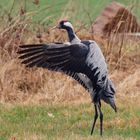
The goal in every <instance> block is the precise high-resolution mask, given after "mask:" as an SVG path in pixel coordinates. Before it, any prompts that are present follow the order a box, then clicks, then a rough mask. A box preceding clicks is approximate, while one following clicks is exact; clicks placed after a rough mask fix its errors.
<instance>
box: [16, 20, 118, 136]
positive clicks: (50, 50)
mask: <svg viewBox="0 0 140 140" xmlns="http://www.w3.org/2000/svg"><path fill="white" fill-rule="evenodd" d="M54 28H59V29H64V30H66V31H67V33H68V37H69V43H66V44H65V43H48V44H27V45H21V46H19V48H20V50H19V51H18V54H19V59H21V60H22V62H21V63H22V64H25V65H26V67H34V66H35V67H42V68H46V69H48V70H51V71H59V72H63V73H64V74H66V75H69V76H71V77H72V78H74V79H75V80H77V81H78V82H79V83H80V84H81V85H82V86H83V87H84V88H85V89H86V90H88V91H89V93H90V96H91V99H92V102H93V104H94V109H95V114H94V119H93V124H92V129H91V135H92V134H93V131H94V127H95V124H96V120H97V118H98V113H99V116H100V135H102V132H103V113H102V110H101V100H103V101H104V102H105V103H107V104H109V105H110V106H111V107H112V108H113V109H114V111H115V112H117V107H116V104H115V93H116V92H115V87H114V84H113V82H112V81H111V80H110V79H109V78H108V70H107V64H106V62H105V58H104V56H103V53H102V51H101V49H100V47H99V46H98V44H97V43H96V42H95V41H93V40H83V41H81V40H80V39H79V38H78V37H77V35H76V34H75V32H74V28H73V26H72V24H71V23H70V22H69V21H67V20H62V21H60V22H59V24H58V25H57V26H55V27H54Z"/></svg>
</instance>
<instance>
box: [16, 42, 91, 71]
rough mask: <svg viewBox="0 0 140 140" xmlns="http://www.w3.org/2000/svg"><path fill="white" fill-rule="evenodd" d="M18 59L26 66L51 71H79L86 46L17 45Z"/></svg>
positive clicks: (84, 56) (84, 57) (85, 52)
mask: <svg viewBox="0 0 140 140" xmlns="http://www.w3.org/2000/svg"><path fill="white" fill-rule="evenodd" d="M19 47H20V50H19V51H18V54H19V55H20V56H19V59H22V63H23V64H25V65H26V66H27V67H33V66H36V67H42V68H47V69H49V70H53V71H63V72H81V71H82V68H83V63H84V61H85V59H86V56H87V53H88V48H87V46H85V45H83V44H73V45H67V44H54V43H52V44H36V45H22V46H19Z"/></svg>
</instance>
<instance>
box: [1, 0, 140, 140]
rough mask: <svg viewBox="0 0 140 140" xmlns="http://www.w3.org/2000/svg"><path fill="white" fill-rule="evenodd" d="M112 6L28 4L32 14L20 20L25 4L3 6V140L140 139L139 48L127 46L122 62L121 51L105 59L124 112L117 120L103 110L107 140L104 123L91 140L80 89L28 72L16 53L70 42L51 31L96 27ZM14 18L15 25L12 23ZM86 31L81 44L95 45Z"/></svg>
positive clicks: (57, 77) (88, 111)
mask: <svg viewBox="0 0 140 140" xmlns="http://www.w3.org/2000/svg"><path fill="white" fill-rule="evenodd" d="M26 1H27V0H26ZM111 1H112V0H104V1H103V0H99V1H96V0H86V1H85V0H75V1H74V0H69V1H66V0H61V2H62V3H61V4H59V5H58V1H56V0H53V3H52V1H51V0H46V1H45V0H40V5H35V4H33V3H32V1H28V2H27V5H26V10H27V14H25V15H24V14H23V15H20V14H21V13H20V12H21V11H20V10H21V9H22V8H23V7H24V0H22V1H20V0H15V4H14V7H13V8H12V11H11V5H12V3H13V0H10V1H9V0H5V1H3V0H0V5H1V13H0V23H1V27H0V31H1V34H0V37H1V38H0V48H1V49H0V103H1V104H0V140H9V139H11V140H18V139H21V140H22V139H24V140H26V139H27V140H46V139H52V140H53V139H54V140H56V139H58V140H59V139H60V140H61V139H64V140H65V139H69V140H71V139H75V140H79V139H81V140H88V139H89V140H90V139H93V138H94V139H107V140H112V139H115V140H124V139H130V140H134V139H139V137H140V125H139V124H140V119H139V116H140V103H139V100H140V93H139V91H140V84H139V83H140V82H139V81H140V76H139V75H140V62H139V51H140V49H139V47H140V46H139V44H138V43H137V42H136V43H134V44H133V45H132V44H129V45H128V46H123V50H122V56H121V58H120V59H119V57H118V52H119V47H118V46H113V49H112V52H111V53H110V54H107V53H106V55H105V56H106V58H108V57H109V56H110V58H111V61H110V63H108V65H109V69H110V71H111V72H109V74H110V77H111V79H113V82H115V85H116V88H117V100H118V101H119V103H118V102H117V103H118V107H119V112H118V113H117V114H115V113H114V112H113V111H112V110H111V109H110V108H109V107H108V106H105V105H103V112H104V137H103V138H101V137H100V136H99V121H98V123H97V127H96V128H95V133H94V135H93V136H90V135H89V134H90V129H91V122H92V119H93V108H92V105H91V104H90V100H89V95H87V93H86V92H85V90H84V89H83V88H81V86H79V85H78V84H77V83H76V82H75V81H73V80H72V79H70V78H68V77H66V76H64V75H63V74H60V73H55V72H51V71H47V70H43V69H34V68H33V69H26V68H25V67H24V66H23V65H21V64H20V63H19V61H18V59H17V54H16V51H17V50H18V46H19V45H21V44H27V43H42V42H45V43H46V42H53V41H59V42H61V41H67V36H66V34H65V33H64V32H63V31H62V32H61V31H57V30H56V31H54V32H53V31H50V30H49V28H50V26H52V25H53V24H54V23H55V24H56V22H57V21H58V20H59V19H62V18H68V19H70V20H72V21H73V23H74V24H75V28H76V29H78V27H77V26H79V25H80V26H81V25H82V24H87V26H89V25H90V24H91V21H90V20H92V21H93V20H94V19H95V18H96V17H97V16H98V15H99V13H100V12H101V11H102V9H103V8H104V7H105V5H106V4H108V3H109V2H111ZM117 1H119V2H122V3H123V4H126V5H128V6H130V5H132V4H133V3H135V2H137V3H139V1H138V0H135V2H134V1H133V0H130V1H128V0H123V1H122V0H117ZM79 2H80V5H78V3H79ZM46 3H47V4H46ZM77 5H78V6H79V7H78V8H77ZM21 7H22V8H21ZM134 7H135V8H134V11H133V12H134V13H135V14H136V15H137V16H138V17H140V12H139V8H138V7H139V5H138V4H137V5H136V6H134ZM23 9H24V8H23ZM23 9H22V10H23ZM89 11H90V13H89ZM16 12H17V13H16ZM22 12H23V11H22ZM81 13H82V14H81ZM9 14H10V16H11V17H12V18H13V19H12V20H8V19H7V17H8V16H9ZM49 16H50V17H49ZM90 18H91V19H90ZM43 24H45V26H43ZM49 25H50V26H49ZM30 27H32V28H30ZM44 28H45V29H44ZM46 28H47V29H48V30H46ZM84 29H85V28H84ZM81 30H82V31H81ZM81 30H80V32H78V36H79V37H80V38H81V39H92V37H91V34H90V33H89V32H88V31H89V27H88V28H87V30H83V29H81ZM38 34H39V35H40V36H41V37H40V38H39V37H38ZM106 49H107V46H104V47H102V50H103V51H104V52H106ZM117 60H120V61H119V65H120V68H119V69H116V66H117V65H118V61H117ZM62 102H63V104H62ZM77 102H78V103H77ZM9 104H10V105H9Z"/></svg>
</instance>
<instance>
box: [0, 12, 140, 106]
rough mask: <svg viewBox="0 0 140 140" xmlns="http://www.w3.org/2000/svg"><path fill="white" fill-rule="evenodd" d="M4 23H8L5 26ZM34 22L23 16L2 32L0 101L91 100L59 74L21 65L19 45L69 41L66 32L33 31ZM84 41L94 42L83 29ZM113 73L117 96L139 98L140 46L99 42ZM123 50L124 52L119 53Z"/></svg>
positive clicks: (2, 28)
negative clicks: (18, 53)
mask: <svg viewBox="0 0 140 140" xmlns="http://www.w3.org/2000/svg"><path fill="white" fill-rule="evenodd" d="M4 24H5V23H4ZM31 26H32V23H31V22H30V20H29V19H26V18H25V17H24V14H23V15H20V16H19V17H16V19H12V20H10V21H6V24H5V25H4V26H3V27H1V29H0V48H1V49H0V102H1V103H22V104H28V103H31V104H32V103H33V104H34V103H37V104H38V103H46V104H47V103H56V102H67V101H72V102H73V101H76V102H81V101H82V102H83V101H87V100H88V101H89V100H90V98H89V95H88V94H87V92H86V91H85V90H84V89H83V88H82V87H81V86H80V85H79V84H77V82H76V81H74V80H72V79H71V78H70V77H67V76H65V75H63V74H61V73H58V72H51V71H48V70H45V69H41V68H40V69H39V68H38V69H37V68H33V69H27V68H25V67H24V65H21V64H20V62H19V60H18V56H17V53H16V51H17V50H18V46H19V45H20V44H27V43H42V42H44V43H47V42H54V41H59V42H62V41H66V40H67V35H66V33H65V32H64V31H59V30H57V31H50V30H49V29H47V32H46V30H44V27H41V26H39V27H38V30H36V31H32V28H31ZM78 36H79V37H80V38H81V39H93V38H92V35H91V33H89V32H87V31H85V30H81V31H80V32H78ZM100 44H101V49H102V50H103V52H104V55H105V57H106V60H107V62H108V66H109V70H110V72H109V73H110V78H111V79H113V80H114V82H115V84H116V87H117V91H118V92H117V97H120V99H121V100H123V98H122V97H123V96H125V95H126V96H127V97H128V98H129V97H131V98H135V99H138V97H139V99H140V84H139V83H140V60H139V53H140V49H139V47H140V45H139V44H138V43H137V42H136V43H135V44H133V45H132V44H130V45H127V46H125V45H121V46H120V45H114V44H113V45H112V44H109V45H108V44H105V43H104V41H102V40H100ZM120 49H121V52H120Z"/></svg>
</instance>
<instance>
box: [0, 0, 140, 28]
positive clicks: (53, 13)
mask: <svg viewBox="0 0 140 140" xmlns="http://www.w3.org/2000/svg"><path fill="white" fill-rule="evenodd" d="M13 1H14V0H10V1H9V0H4V1H3V0H0V7H1V14H3V13H4V14H6V12H5V11H7V12H8V13H10V14H11V15H12V16H17V14H18V13H19V11H20V9H21V7H22V8H23V7H24V6H25V0H22V1H21V0H15V3H14V5H13V9H12V10H11V7H12V4H13ZM112 1H114V0H59V1H58V0H40V3H39V5H35V4H33V0H30V1H29V0H26V11H27V12H31V13H32V14H31V15H30V16H31V18H32V19H33V21H34V22H37V23H41V24H47V25H48V24H49V23H51V24H52V23H55V22H56V20H59V18H60V17H61V18H67V19H69V20H71V21H72V22H73V23H77V21H80V22H82V23H85V24H87V25H90V24H91V21H92V22H93V21H94V20H95V19H96V17H97V16H98V15H100V13H101V11H103V9H104V8H105V6H106V5H107V4H109V3H110V2H112ZM116 1H117V2H120V3H122V4H124V5H126V7H128V8H129V9H130V7H131V6H132V5H134V8H133V10H132V12H133V13H134V14H135V15H136V16H137V17H138V18H139V19H140V12H139V9H140V1H139V0H116ZM2 11H3V12H2Z"/></svg>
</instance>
